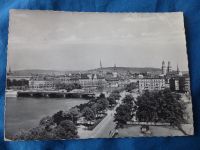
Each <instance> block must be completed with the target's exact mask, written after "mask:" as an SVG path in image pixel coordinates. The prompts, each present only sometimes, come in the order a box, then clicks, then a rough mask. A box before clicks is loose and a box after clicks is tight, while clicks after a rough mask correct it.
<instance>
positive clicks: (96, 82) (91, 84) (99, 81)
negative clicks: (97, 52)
mask: <svg viewBox="0 0 200 150" xmlns="http://www.w3.org/2000/svg"><path fill="white" fill-rule="evenodd" d="M79 83H80V85H81V87H82V88H83V89H88V90H92V89H97V88H100V87H101V88H103V87H105V85H106V80H105V79H104V78H103V77H101V76H100V75H98V74H81V77H80V79H79Z"/></svg>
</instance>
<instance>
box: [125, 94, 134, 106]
mask: <svg viewBox="0 0 200 150" xmlns="http://www.w3.org/2000/svg"><path fill="white" fill-rule="evenodd" d="M134 102H135V99H134V97H133V96H132V95H130V94H129V95H126V96H125V98H124V99H123V103H124V104H127V105H129V106H131V107H132V106H133V104H134Z"/></svg>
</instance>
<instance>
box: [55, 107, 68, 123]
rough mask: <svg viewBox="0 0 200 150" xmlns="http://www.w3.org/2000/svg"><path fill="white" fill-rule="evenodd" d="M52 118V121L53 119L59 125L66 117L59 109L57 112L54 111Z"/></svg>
mask: <svg viewBox="0 0 200 150" xmlns="http://www.w3.org/2000/svg"><path fill="white" fill-rule="evenodd" d="M52 118H53V121H54V122H55V123H56V124H57V125H59V124H60V122H61V121H64V120H66V119H67V117H66V115H64V112H63V111H62V110H61V111H59V112H57V113H55V114H54V115H53V116H52Z"/></svg>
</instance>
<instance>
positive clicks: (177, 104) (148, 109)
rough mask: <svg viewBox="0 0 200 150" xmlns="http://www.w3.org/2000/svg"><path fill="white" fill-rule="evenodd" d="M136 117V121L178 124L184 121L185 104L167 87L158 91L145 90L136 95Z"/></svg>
mask: <svg viewBox="0 0 200 150" xmlns="http://www.w3.org/2000/svg"><path fill="white" fill-rule="evenodd" d="M137 106H138V108H137V112H136V117H137V119H138V121H145V122H167V123H170V124H172V125H175V126H179V125H180V124H181V123H184V122H185V119H184V114H185V109H186V107H185V105H184V103H183V102H182V101H181V100H180V95H178V94H176V93H172V92H171V91H170V90H169V89H165V90H162V91H158V92H156V91H155V92H149V91H145V92H144V94H142V95H141V96H139V97H138V100H137Z"/></svg>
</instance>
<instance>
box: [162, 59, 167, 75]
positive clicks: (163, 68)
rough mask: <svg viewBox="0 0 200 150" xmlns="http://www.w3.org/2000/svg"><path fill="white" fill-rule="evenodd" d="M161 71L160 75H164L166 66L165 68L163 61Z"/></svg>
mask: <svg viewBox="0 0 200 150" xmlns="http://www.w3.org/2000/svg"><path fill="white" fill-rule="evenodd" d="M161 69H162V74H164V75H166V66H165V61H164V60H163V61H162V67H161Z"/></svg>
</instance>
